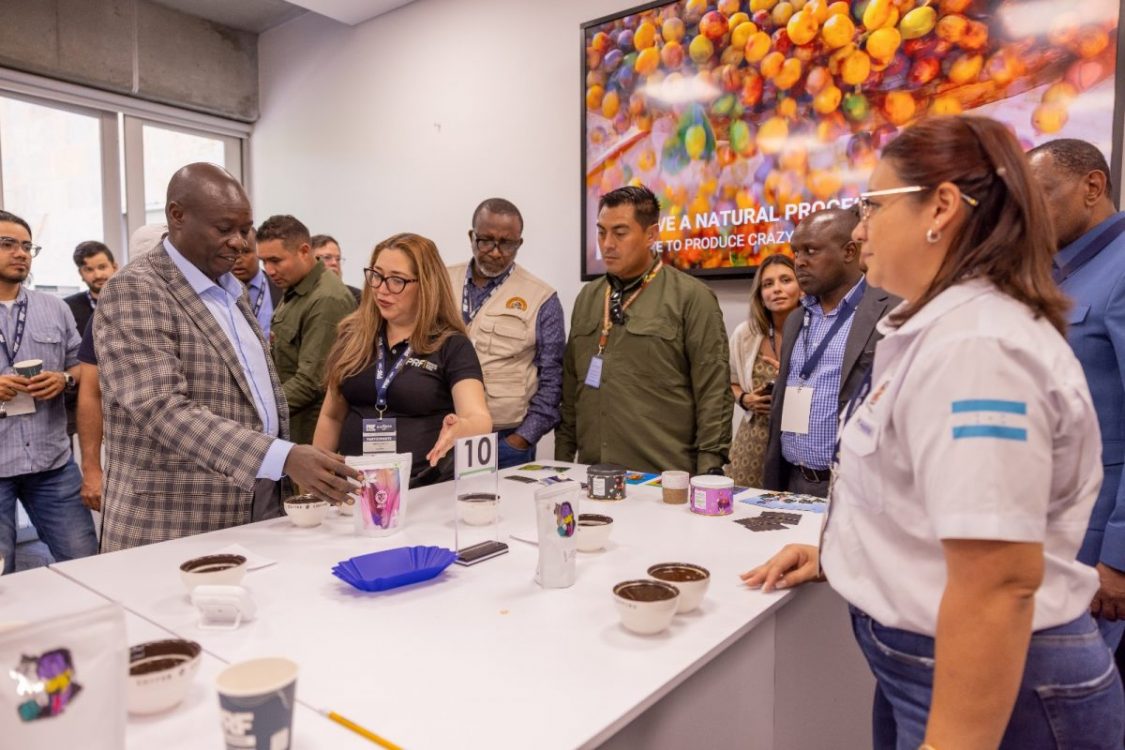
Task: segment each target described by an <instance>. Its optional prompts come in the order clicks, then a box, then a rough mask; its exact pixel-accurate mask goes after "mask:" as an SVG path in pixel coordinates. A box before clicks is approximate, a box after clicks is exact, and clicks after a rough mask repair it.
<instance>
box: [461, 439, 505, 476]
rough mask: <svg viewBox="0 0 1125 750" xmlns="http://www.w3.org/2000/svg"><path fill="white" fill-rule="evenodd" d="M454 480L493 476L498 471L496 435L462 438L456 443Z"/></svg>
mask: <svg viewBox="0 0 1125 750" xmlns="http://www.w3.org/2000/svg"><path fill="white" fill-rule="evenodd" d="M455 451H456V453H455V454H454V460H453V478H454V479H461V478H463V477H471V476H476V475H478V474H491V473H495V471H496V433H495V432H493V433H491V434H488V435H474V436H473V437H467V438H461V439H460V440H458V441H457V443H456V448H455Z"/></svg>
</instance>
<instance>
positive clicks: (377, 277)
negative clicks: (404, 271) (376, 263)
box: [363, 268, 418, 294]
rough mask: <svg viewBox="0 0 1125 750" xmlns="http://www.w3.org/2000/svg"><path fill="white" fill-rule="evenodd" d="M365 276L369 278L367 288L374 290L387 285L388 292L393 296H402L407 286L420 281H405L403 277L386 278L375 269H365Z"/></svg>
mask: <svg viewBox="0 0 1125 750" xmlns="http://www.w3.org/2000/svg"><path fill="white" fill-rule="evenodd" d="M363 275H364V276H366V277H367V286H369V287H371V288H372V289H378V288H379V287H381V286H383V284H386V285H387V291H388V292H390V293H391V294H402V290H403V289H405V288H406V285H407V284H417V283H418V279H404V278H402V277H401V276H384V275H383V274H381V273H379V272H378V271H376V270H375V269H374V268H365V269H363Z"/></svg>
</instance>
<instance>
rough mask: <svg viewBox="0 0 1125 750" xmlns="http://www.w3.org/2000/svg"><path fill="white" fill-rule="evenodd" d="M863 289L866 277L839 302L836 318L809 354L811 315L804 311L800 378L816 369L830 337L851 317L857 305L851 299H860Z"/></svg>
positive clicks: (806, 376)
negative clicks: (852, 292)
mask: <svg viewBox="0 0 1125 750" xmlns="http://www.w3.org/2000/svg"><path fill="white" fill-rule="evenodd" d="M865 291H867V280H866V279H864V280H863V281H860V282H859V289H857V290H856V293H855V295H854V296H853V297H852V298H851V299H845V300H844V301H843V302H841V303H840V310H839V312H838V313H837V314H836V320H835V321H834V322H833V323H832V327H831V328H829V329H828V333H827V334H825V336H824V338H822V339H821V340H820V344H818V345H817V347H816V349H813V352H812V354H811V355H810V354H809V331H810V330H811V329H812V326H811V325H810V324H811V322H812V316H811V315H810V314H809V313H808V312H807V311H806V312H805V320H804V322H803V323H801V329H802V330H803V331H804V340H805V364H804V366H803V367H802V368H801V373H800V374H801V380H808V379H809V376H810V375H812V374H813V372H814V371H815V370H816V366H817V365H818V364H820V359H821V357H823V356H824V352H825V351H827V349H828V345H829V344H831V343H832V339H834V338H836V334H837V333H839V332H840V329H841V328H843V327H844V324H845V323H847V322H848V319H849V318H851V317H852V313H854V312H855V310H856V307H858V304H853V303H852V299H856V300H858V299H862V298H863V293H864V292H865Z"/></svg>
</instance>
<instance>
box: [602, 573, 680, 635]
mask: <svg viewBox="0 0 1125 750" xmlns="http://www.w3.org/2000/svg"><path fill="white" fill-rule="evenodd" d="M679 598H680V592H679V589H677V588H676V587H675V586H673V585H672V584H670V583H664V582H662V581H644V580H641V581H624V582H622V583H619V584H617V585H616V586H614V587H613V600H614V602H615V603H616V604H617V614H618V615H620V616H621V624H622V625H624V626H625V628H626V629H628V630H631V631H633V632H634V633H639V634H640V635H652V634H654V633H659V632H661V631H662V630H665V629H667V627H668V626H669V625H671V624H672V618H673V617H674V616H675V615H676V603H677V601H678V600H679Z"/></svg>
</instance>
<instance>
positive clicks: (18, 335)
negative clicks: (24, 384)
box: [0, 297, 27, 365]
mask: <svg viewBox="0 0 1125 750" xmlns="http://www.w3.org/2000/svg"><path fill="white" fill-rule="evenodd" d="M15 312H16V329H15V331H14V332H13V333H12V346H11V348H9V347H8V337H7V336H5V335H4V330H3V329H2V328H0V347H3V349H4V354H6V355H7V356H8V364H9V365H14V364H15V363H16V355H17V354H18V353H19V351H20V344H22V343H23V331H24V326H26V325H27V297H24V298H23V299H22V300H20V301H19V302H17V303H16V305H15Z"/></svg>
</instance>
